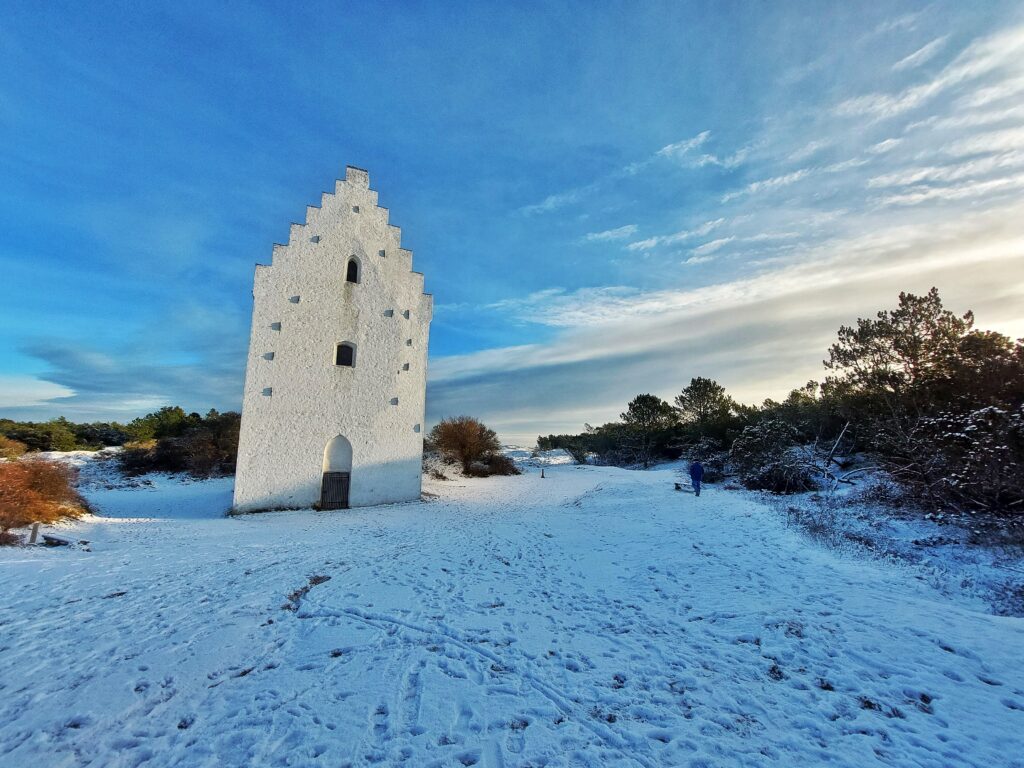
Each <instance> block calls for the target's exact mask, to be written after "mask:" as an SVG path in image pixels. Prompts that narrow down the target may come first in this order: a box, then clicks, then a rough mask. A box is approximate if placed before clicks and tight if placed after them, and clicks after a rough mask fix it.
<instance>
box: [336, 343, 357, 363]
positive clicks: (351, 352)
mask: <svg viewBox="0 0 1024 768" xmlns="http://www.w3.org/2000/svg"><path fill="white" fill-rule="evenodd" d="M334 364H335V365H339V366H345V367H346V368H354V367H355V365H356V345H355V344H350V343H349V342H347V341H346V342H344V343H342V344H339V345H338V346H337V348H336V349H335V351H334Z"/></svg>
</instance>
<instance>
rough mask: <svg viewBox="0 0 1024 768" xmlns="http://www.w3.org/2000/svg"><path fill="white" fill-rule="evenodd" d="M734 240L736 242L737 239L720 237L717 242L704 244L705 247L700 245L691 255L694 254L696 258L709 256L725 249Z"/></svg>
mask: <svg viewBox="0 0 1024 768" xmlns="http://www.w3.org/2000/svg"><path fill="white" fill-rule="evenodd" d="M734 240H736V238H735V237H720V238H718V239H717V240H711V241H710V242H707V243H704V244H703V245H698V246H697V247H696V248H694V249H693V250H691V251H690V253H692V254H693V255H694V256H707V255H709V254H712V253H714V252H715V251H718V250H720V249H722V248H724V247H725V246H727V245H728V244H729V243H731V242H733V241H734Z"/></svg>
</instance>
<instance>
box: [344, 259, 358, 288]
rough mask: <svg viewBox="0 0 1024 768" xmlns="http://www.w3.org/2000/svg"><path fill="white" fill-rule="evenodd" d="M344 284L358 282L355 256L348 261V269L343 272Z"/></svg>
mask: <svg viewBox="0 0 1024 768" xmlns="http://www.w3.org/2000/svg"><path fill="white" fill-rule="evenodd" d="M345 282H348V283H358V282H359V260H358V259H357V258H356V257H355V256H353V257H352V258H350V259H349V260H348V268H347V269H346V270H345Z"/></svg>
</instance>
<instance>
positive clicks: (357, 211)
mask: <svg viewBox="0 0 1024 768" xmlns="http://www.w3.org/2000/svg"><path fill="white" fill-rule="evenodd" d="M352 213H359V206H358V205H353V206H352Z"/></svg>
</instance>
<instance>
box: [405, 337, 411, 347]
mask: <svg viewBox="0 0 1024 768" xmlns="http://www.w3.org/2000/svg"><path fill="white" fill-rule="evenodd" d="M405 346H407V347H411V346H412V339H406V340H405Z"/></svg>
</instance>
